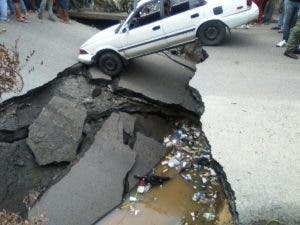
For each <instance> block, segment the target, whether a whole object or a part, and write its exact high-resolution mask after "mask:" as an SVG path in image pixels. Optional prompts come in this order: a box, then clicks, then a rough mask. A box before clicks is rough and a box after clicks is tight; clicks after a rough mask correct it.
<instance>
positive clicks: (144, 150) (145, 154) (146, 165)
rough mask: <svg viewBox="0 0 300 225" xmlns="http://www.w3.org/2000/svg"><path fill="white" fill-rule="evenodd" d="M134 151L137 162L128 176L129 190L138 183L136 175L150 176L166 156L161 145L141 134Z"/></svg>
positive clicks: (137, 135) (138, 135)
mask: <svg viewBox="0 0 300 225" xmlns="http://www.w3.org/2000/svg"><path fill="white" fill-rule="evenodd" d="M133 151H135V152H136V162H135V164H134V166H133V168H132V169H131V171H130V173H129V174H128V183H129V189H131V188H133V187H134V186H135V185H136V184H137V182H138V180H137V179H135V178H134V175H139V176H144V175H146V174H148V173H149V172H151V169H153V168H154V167H155V166H156V164H157V163H158V162H159V161H160V160H161V159H162V158H163V156H164V155H165V154H166V152H165V151H164V150H163V148H162V145H161V143H159V142H157V141H155V140H154V139H152V138H149V137H146V136H144V135H143V134H141V133H139V132H138V133H137V134H136V141H135V143H134V148H133Z"/></svg>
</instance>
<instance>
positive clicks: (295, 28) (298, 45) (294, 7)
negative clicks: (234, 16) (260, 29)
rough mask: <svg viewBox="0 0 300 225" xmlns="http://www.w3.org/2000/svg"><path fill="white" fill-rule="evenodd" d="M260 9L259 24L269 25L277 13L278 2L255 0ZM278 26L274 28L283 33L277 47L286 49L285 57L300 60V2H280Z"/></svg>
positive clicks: (299, 0)
mask: <svg viewBox="0 0 300 225" xmlns="http://www.w3.org/2000/svg"><path fill="white" fill-rule="evenodd" d="M253 1H254V2H255V3H256V5H257V6H258V8H259V15H258V18H257V21H256V22H257V23H260V24H261V23H264V24H266V25H267V24H269V23H270V22H271V18H272V15H273V13H274V11H275V5H276V0H253ZM278 10H279V18H278V24H277V26H275V27H272V29H273V30H278V32H279V33H282V35H283V37H282V40H281V41H279V42H278V43H277V44H276V46H277V47H286V50H285V52H284V55H285V56H287V57H290V58H293V59H298V56H297V54H300V0H279V7H278Z"/></svg>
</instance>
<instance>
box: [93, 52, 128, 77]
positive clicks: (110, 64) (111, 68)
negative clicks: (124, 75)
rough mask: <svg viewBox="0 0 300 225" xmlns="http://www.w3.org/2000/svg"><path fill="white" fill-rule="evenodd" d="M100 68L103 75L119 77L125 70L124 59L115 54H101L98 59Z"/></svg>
mask: <svg viewBox="0 0 300 225" xmlns="http://www.w3.org/2000/svg"><path fill="white" fill-rule="evenodd" d="M98 66H99V68H100V70H101V71H102V72H103V73H105V74H107V75H109V76H111V77H115V76H117V75H119V74H120V72H121V71H122V70H123V62H122V59H121V58H120V56H119V55H117V54H116V53H114V52H104V53H101V54H100V56H99V57H98Z"/></svg>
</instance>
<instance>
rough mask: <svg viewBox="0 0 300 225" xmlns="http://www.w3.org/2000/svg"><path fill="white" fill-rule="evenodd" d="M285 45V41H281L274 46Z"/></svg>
mask: <svg viewBox="0 0 300 225" xmlns="http://www.w3.org/2000/svg"><path fill="white" fill-rule="evenodd" d="M285 45H286V41H285V40H282V41H279V42H278V43H277V44H276V47H284V46H285Z"/></svg>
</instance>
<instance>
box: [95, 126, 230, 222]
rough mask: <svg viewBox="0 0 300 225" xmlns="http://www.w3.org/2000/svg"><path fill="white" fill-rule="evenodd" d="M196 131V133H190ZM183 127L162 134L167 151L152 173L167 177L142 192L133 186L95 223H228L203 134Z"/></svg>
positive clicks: (227, 209) (224, 202)
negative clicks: (118, 202) (117, 203)
mask: <svg viewBox="0 0 300 225" xmlns="http://www.w3.org/2000/svg"><path fill="white" fill-rule="evenodd" d="M195 133H196V136H195V135H194V134H195ZM201 135H202V134H199V132H197V129H196V128H190V127H184V129H179V130H177V131H176V132H175V133H174V134H172V135H169V136H168V137H166V138H165V141H164V145H165V146H166V148H168V150H169V151H170V153H169V154H168V155H167V156H166V157H165V158H164V159H163V160H162V161H161V163H160V164H159V165H158V166H157V167H156V168H155V169H153V173H152V174H153V175H156V176H160V177H170V180H169V181H165V182H163V184H162V185H159V184H158V185H152V186H151V188H150V190H149V191H148V192H145V193H138V188H139V187H137V188H134V189H133V191H131V192H130V193H129V194H128V195H126V197H125V198H124V201H123V203H122V205H121V206H120V207H119V208H117V209H115V210H114V211H112V212H111V213H110V214H108V215H107V216H106V217H104V218H103V219H102V220H101V221H100V222H99V223H98V224H97V225H104V224H105V225H137V224H139V225H198V224H201V225H202V224H203V225H212V224H218V225H221V224H222V225H231V224H233V218H232V215H231V213H230V210H229V205H228V203H227V200H226V197H225V194H224V192H223V187H222V184H221V182H220V180H219V178H218V175H217V174H216V172H215V170H214V169H213V168H212V166H211V165H212V164H211V163H210V160H211V159H210V152H209V150H208V149H207V148H206V147H205V146H207V145H205V139H204V138H203V137H204V134H203V136H201Z"/></svg>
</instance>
